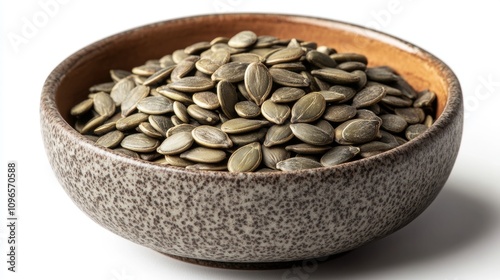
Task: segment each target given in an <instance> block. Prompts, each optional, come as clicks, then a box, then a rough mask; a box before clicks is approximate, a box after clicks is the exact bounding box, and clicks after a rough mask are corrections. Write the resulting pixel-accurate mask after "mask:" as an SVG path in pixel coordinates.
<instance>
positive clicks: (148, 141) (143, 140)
mask: <svg viewBox="0 0 500 280" xmlns="http://www.w3.org/2000/svg"><path fill="white" fill-rule="evenodd" d="M120 145H121V146H122V147H123V148H125V149H129V150H131V151H134V152H138V153H149V152H152V151H154V150H156V148H157V147H158V146H159V145H160V141H158V140H157V139H154V138H152V137H149V136H147V135H146V134H144V133H134V134H130V135H127V136H125V137H124V138H123V140H122V141H121V143H120Z"/></svg>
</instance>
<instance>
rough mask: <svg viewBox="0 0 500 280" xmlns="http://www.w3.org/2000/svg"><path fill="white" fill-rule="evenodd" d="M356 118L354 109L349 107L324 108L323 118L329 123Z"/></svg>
mask: <svg viewBox="0 0 500 280" xmlns="http://www.w3.org/2000/svg"><path fill="white" fill-rule="evenodd" d="M355 116H356V108H354V107H353V106H350V105H335V106H329V107H328V108H326V110H325V113H324V114H323V118H324V119H325V120H328V121H331V122H345V121H347V120H350V119H352V118H354V117H355Z"/></svg>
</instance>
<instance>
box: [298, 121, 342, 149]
mask: <svg viewBox="0 0 500 280" xmlns="http://www.w3.org/2000/svg"><path fill="white" fill-rule="evenodd" d="M290 129H291V130H292V133H293V135H295V137H297V138H298V139H300V140H301V141H303V142H304V143H307V144H311V145H317V146H322V145H328V144H330V143H332V142H333V137H332V136H331V135H330V134H329V133H327V132H325V131H323V130H322V129H321V128H319V127H317V126H315V125H312V124H307V123H293V124H291V125H290Z"/></svg>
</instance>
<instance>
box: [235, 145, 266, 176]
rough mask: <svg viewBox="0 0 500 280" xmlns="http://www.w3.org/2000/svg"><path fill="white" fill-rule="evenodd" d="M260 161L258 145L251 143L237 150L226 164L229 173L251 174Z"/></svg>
mask: <svg viewBox="0 0 500 280" xmlns="http://www.w3.org/2000/svg"><path fill="white" fill-rule="evenodd" d="M261 161H262V149H261V146H260V143H258V142H253V143H250V144H247V145H245V146H243V147H241V148H238V149H237V150H236V151H234V153H232V154H231V156H230V157H229V160H228V162H227V169H228V170H229V172H252V171H254V170H255V169H257V168H258V167H259V165H260V163H261Z"/></svg>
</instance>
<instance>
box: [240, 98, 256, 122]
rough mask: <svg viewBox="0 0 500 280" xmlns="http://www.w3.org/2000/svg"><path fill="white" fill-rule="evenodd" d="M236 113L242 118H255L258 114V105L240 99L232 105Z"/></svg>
mask: <svg viewBox="0 0 500 280" xmlns="http://www.w3.org/2000/svg"><path fill="white" fill-rule="evenodd" d="M234 110H235V111H236V114H238V116H240V117H242V118H247V119H251V118H255V117H258V116H259V115H260V107H259V106H258V105H257V104H255V103H254V102H252V101H240V102H238V103H236V104H235V105H234Z"/></svg>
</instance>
